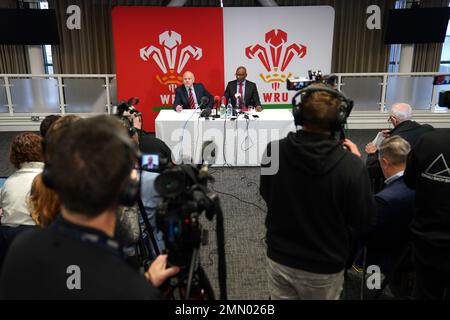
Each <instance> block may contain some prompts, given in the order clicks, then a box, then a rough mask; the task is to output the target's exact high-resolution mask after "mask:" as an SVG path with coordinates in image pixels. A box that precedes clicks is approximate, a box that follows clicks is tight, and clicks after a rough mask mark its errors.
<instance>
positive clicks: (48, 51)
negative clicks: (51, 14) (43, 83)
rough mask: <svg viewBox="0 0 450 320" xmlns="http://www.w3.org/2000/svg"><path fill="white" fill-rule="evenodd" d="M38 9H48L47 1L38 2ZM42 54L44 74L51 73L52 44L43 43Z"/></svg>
mask: <svg viewBox="0 0 450 320" xmlns="http://www.w3.org/2000/svg"><path fill="white" fill-rule="evenodd" d="M39 9H44V10H45V9H48V2H39ZM42 56H43V57H44V69H45V73H46V74H53V56H52V46H51V45H49V44H45V45H43V46H42Z"/></svg>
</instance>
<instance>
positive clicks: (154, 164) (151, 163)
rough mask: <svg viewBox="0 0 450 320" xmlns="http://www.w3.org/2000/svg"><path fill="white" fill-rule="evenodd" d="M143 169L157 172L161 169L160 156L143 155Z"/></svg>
mask: <svg viewBox="0 0 450 320" xmlns="http://www.w3.org/2000/svg"><path fill="white" fill-rule="evenodd" d="M141 169H142V170H146V171H157V170H158V169H159V155H157V154H144V155H142V160H141Z"/></svg>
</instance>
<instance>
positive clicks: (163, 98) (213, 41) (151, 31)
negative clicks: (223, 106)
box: [112, 7, 225, 132]
mask: <svg viewBox="0 0 450 320" xmlns="http://www.w3.org/2000/svg"><path fill="white" fill-rule="evenodd" d="M222 12H223V11H222V8H198V7H197V8H172V7H171V8H167V7H115V8H114V9H113V11H112V23H113V34H114V49H115V60H116V74H117V93H118V98H119V100H128V99H129V98H130V97H139V98H140V101H141V102H140V104H139V105H138V106H137V108H138V109H139V110H140V111H141V112H142V113H143V117H144V127H145V128H144V129H145V130H147V131H151V132H154V130H155V118H156V116H157V115H158V112H159V111H157V110H155V109H158V107H161V106H163V107H171V106H172V103H173V98H174V90H175V88H176V87H177V86H178V85H180V84H181V83H182V81H181V77H182V74H183V73H184V72H185V71H188V70H189V71H192V72H193V73H194V74H195V80H196V82H201V83H203V84H204V85H205V86H206V88H207V90H208V91H209V92H210V93H211V94H212V95H213V96H214V95H219V96H222V94H223V92H224V88H225V86H224V70H223V69H224V49H223V13H222Z"/></svg>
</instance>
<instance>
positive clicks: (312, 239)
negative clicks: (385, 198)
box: [260, 131, 375, 274]
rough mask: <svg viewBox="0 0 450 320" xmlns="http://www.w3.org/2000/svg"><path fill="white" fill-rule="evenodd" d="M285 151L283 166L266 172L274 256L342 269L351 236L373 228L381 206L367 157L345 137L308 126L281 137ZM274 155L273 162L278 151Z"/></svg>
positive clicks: (308, 266) (312, 267)
mask: <svg viewBox="0 0 450 320" xmlns="http://www.w3.org/2000/svg"><path fill="white" fill-rule="evenodd" d="M274 143H276V142H272V143H270V144H269V145H268V150H269V151H268V152H269V154H270V152H272V151H273V150H274ZM279 153H280V154H279V169H278V172H277V173H276V174H274V175H270V176H269V175H266V176H264V175H261V185H260V193H261V195H262V197H263V198H264V200H266V203H267V207H268V212H267V217H266V228H267V233H266V241H267V255H268V257H269V258H270V259H272V260H274V261H276V262H278V263H280V264H283V265H285V266H288V267H292V268H297V269H301V270H305V271H309V272H314V273H323V274H331V273H337V272H340V271H341V270H343V269H344V267H345V265H346V263H347V259H348V258H349V255H350V250H351V247H353V245H354V244H353V243H352V241H351V240H350V239H351V238H353V237H355V238H356V237H359V236H360V234H361V233H363V232H367V228H368V226H369V223H370V219H371V218H372V217H373V214H374V210H375V207H374V202H373V196H372V194H371V191H370V185H369V178H368V175H367V170H366V168H365V166H364V163H363V162H362V161H361V159H359V158H358V157H357V156H355V155H353V154H352V153H350V152H349V151H347V150H345V149H344V148H343V147H342V145H341V143H340V142H339V141H337V140H335V139H331V138H328V137H326V136H324V135H320V134H313V133H307V132H304V131H298V132H297V133H294V132H291V133H289V135H288V136H287V137H286V138H284V139H282V140H280V141H279ZM271 156H272V157H274V160H273V161H272V164H273V163H274V161H275V160H277V158H278V157H277V156H276V155H271ZM265 162H266V160H265V159H263V163H265Z"/></svg>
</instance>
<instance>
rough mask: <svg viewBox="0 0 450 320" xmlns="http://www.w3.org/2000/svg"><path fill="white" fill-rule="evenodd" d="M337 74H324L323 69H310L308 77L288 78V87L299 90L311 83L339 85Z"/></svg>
mask: <svg viewBox="0 0 450 320" xmlns="http://www.w3.org/2000/svg"><path fill="white" fill-rule="evenodd" d="M337 79H338V78H337V76H335V75H332V74H331V75H323V74H322V71H320V70H318V71H312V70H309V71H308V77H307V78H298V77H293V78H288V79H287V82H286V85H287V89H288V90H291V91H299V90H301V89H304V88H306V87H308V86H309V85H311V84H313V83H315V84H317V83H323V84H325V85H327V86H328V87H331V88H336V87H337Z"/></svg>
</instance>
